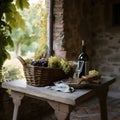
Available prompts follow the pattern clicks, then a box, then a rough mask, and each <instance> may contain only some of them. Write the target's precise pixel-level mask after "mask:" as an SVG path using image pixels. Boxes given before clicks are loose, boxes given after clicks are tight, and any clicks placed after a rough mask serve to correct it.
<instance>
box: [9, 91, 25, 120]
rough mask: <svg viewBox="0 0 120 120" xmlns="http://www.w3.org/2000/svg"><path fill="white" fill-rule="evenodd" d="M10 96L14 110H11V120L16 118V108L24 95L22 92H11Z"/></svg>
mask: <svg viewBox="0 0 120 120" xmlns="http://www.w3.org/2000/svg"><path fill="white" fill-rule="evenodd" d="M11 97H12V98H13V103H14V111H13V119H12V120H17V114H18V109H19V106H20V104H21V100H22V98H23V97H24V94H22V93H18V92H12V93H11Z"/></svg>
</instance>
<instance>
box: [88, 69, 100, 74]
mask: <svg viewBox="0 0 120 120" xmlns="http://www.w3.org/2000/svg"><path fill="white" fill-rule="evenodd" d="M89 75H100V73H99V72H98V71H97V70H90V71H89Z"/></svg>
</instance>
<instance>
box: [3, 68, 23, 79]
mask: <svg viewBox="0 0 120 120" xmlns="http://www.w3.org/2000/svg"><path fill="white" fill-rule="evenodd" d="M2 76H3V77H2V81H12V80H17V79H20V78H23V74H22V73H21V71H20V69H19V68H18V67H15V66H13V67H11V66H6V67H3V70H2Z"/></svg>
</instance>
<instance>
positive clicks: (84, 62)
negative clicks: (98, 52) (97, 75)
mask: <svg viewBox="0 0 120 120" xmlns="http://www.w3.org/2000/svg"><path fill="white" fill-rule="evenodd" d="M88 60H89V58H88V55H87V52H86V46H85V42H84V40H82V51H81V53H80V55H79V57H78V71H79V73H78V74H79V75H78V76H79V78H80V77H81V76H85V75H87V74H88V71H89V65H88Z"/></svg>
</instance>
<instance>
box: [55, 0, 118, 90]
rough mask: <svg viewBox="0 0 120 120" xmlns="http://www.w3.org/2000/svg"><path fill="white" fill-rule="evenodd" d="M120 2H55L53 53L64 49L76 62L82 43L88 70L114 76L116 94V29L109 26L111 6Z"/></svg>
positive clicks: (95, 0) (71, 0)
mask: <svg viewBox="0 0 120 120" xmlns="http://www.w3.org/2000/svg"><path fill="white" fill-rule="evenodd" d="M115 2H120V0H117V1H114V0H109V1H108V0H89V1H88V0H55V4H54V6H55V7H54V15H55V21H54V50H55V51H57V50H58V51H59V50H61V48H64V49H65V51H67V54H66V57H67V59H68V60H75V61H77V59H78V55H79V54H80V52H81V40H82V39H84V40H85V43H86V47H87V52H88V55H89V60H90V64H91V66H90V67H91V69H97V70H98V71H100V73H101V74H102V75H110V76H115V77H116V78H117V80H116V83H115V84H114V85H112V86H111V89H116V90H120V87H119V84H120V80H119V79H120V74H119V73H120V67H119V66H120V35H119V34H120V32H119V31H120V27H114V26H112V17H111V16H112V12H111V10H112V8H111V6H112V4H114V3H115Z"/></svg>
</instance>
